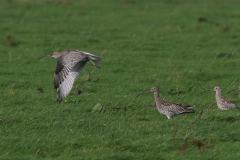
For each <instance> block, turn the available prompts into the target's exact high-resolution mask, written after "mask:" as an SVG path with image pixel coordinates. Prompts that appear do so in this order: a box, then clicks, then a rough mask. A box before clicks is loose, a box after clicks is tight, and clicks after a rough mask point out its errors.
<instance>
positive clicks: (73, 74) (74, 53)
mask: <svg viewBox="0 0 240 160" xmlns="http://www.w3.org/2000/svg"><path fill="white" fill-rule="evenodd" d="M46 56H51V57H54V58H57V59H58V62H57V66H56V70H55V74H54V88H55V89H57V101H58V102H59V103H60V102H61V101H62V100H63V99H64V98H66V96H67V95H68V94H69V92H70V91H71V89H72V86H73V83H74V81H75V80H76V78H77V76H78V75H79V73H80V72H81V71H82V69H83V67H84V66H85V65H86V63H87V61H89V62H90V63H92V64H93V65H94V66H96V67H98V68H100V66H98V65H96V64H95V63H98V62H101V61H102V58H101V57H99V56H95V55H93V54H90V53H87V52H82V51H78V50H65V51H63V52H55V53H53V54H51V55H46Z"/></svg>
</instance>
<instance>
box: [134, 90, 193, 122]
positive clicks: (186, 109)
mask: <svg viewBox="0 0 240 160" xmlns="http://www.w3.org/2000/svg"><path fill="white" fill-rule="evenodd" d="M147 92H154V98H155V104H156V106H157V109H158V111H159V112H160V113H161V114H163V115H165V116H167V118H168V119H170V118H172V117H174V116H176V115H179V114H183V113H194V112H195V111H194V110H192V109H190V108H193V107H195V106H184V105H182V104H177V103H173V102H168V101H164V100H162V99H161V98H160V96H159V89H158V87H153V88H152V89H151V90H148V91H145V92H142V93H140V94H139V95H137V96H136V98H137V97H138V96H140V95H141V94H144V93H147ZM153 106H154V104H153Z"/></svg>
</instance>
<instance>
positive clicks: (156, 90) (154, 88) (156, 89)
mask: <svg viewBox="0 0 240 160" xmlns="http://www.w3.org/2000/svg"><path fill="white" fill-rule="evenodd" d="M148 92H159V89H158V87H153V88H151V89H150V90H148V91H145V92H142V93H140V94H138V95H137V96H136V98H137V97H138V96H140V95H141V94H144V93H148Z"/></svg>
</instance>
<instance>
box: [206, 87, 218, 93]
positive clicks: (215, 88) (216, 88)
mask: <svg viewBox="0 0 240 160" xmlns="http://www.w3.org/2000/svg"><path fill="white" fill-rule="evenodd" d="M207 91H216V92H221V87H219V86H216V87H214V88H213V89H208V90H206V91H203V92H202V93H204V92H207Z"/></svg>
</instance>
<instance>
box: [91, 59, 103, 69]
mask: <svg viewBox="0 0 240 160" xmlns="http://www.w3.org/2000/svg"><path fill="white" fill-rule="evenodd" d="M89 62H90V63H92V65H94V66H95V67H97V68H101V66H99V65H97V64H95V63H93V61H92V60H90V59H89Z"/></svg>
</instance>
